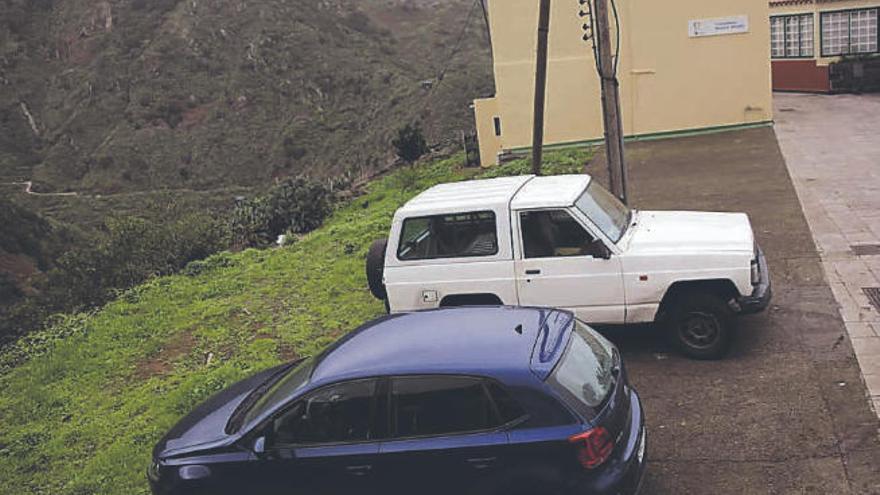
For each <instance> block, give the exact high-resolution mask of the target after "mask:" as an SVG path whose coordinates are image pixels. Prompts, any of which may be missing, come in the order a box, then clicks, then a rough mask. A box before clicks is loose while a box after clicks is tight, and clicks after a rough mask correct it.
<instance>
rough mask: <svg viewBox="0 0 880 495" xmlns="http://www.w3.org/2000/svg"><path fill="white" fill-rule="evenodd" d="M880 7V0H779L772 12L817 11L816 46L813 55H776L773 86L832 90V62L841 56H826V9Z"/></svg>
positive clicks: (775, 13)
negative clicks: (824, 27)
mask: <svg viewBox="0 0 880 495" xmlns="http://www.w3.org/2000/svg"><path fill="white" fill-rule="evenodd" d="M873 7H880V0H778V1H772V2H770V15H771V16H777V15H793V14H813V40H814V42H813V50H814V56H813V57H809V58H790V59H789V58H774V59H773V62H772V67H773V89H774V90H777V91H806V92H828V91H831V81H830V77H829V68H828V66H829V65H830V64H832V63H834V62H837V61H839V60H840V59H841V57H823V56H822V36H821V33H822V22H821V13H822V12H832V11H836V10H851V9H865V8H873Z"/></svg>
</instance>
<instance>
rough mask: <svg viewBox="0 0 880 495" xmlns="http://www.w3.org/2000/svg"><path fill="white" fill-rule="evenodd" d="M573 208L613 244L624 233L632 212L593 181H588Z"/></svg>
mask: <svg viewBox="0 0 880 495" xmlns="http://www.w3.org/2000/svg"><path fill="white" fill-rule="evenodd" d="M575 206H577V208H578V209H579V210H580V211H581V212H582V213H583V214H584V215H586V216H587V218H589V219H590V220H592V221H593V223H595V224H596V226H597V227H599V230H601V231H602V233H603V234H605V236H606V237H608V238H609V239H611V241H612V242H615V243H616V242H617V241H619V240H620V239H621V238H622V237H623V234H625V233H626V228H627V227H628V226H629V222H630V219H631V217H632V210H630V209H629V208H628V207H627V206H626V205H625V204H623V203H622V202H621V201H620V200H619V199H617V198H616V197H614V195H613V194H611V193H610V192H608V190H607V189H605V188H604V187H602V186H600V185H599V184H596V181H595V180H591V181H590V185H589V186H587V190H586V191H584V194H583V195H581V197H580V198H579V199H578V200H577V202H576V203H575Z"/></svg>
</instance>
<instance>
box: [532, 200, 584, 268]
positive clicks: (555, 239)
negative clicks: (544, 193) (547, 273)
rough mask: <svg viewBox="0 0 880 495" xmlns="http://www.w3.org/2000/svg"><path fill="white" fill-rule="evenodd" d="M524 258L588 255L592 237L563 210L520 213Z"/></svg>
mask: <svg viewBox="0 0 880 495" xmlns="http://www.w3.org/2000/svg"><path fill="white" fill-rule="evenodd" d="M519 218H520V228H521V229H522V239H523V247H524V249H525V257H526V258H557V257H565V256H588V255H589V254H590V244H592V243H593V241H594V238H593V236H591V235H590V234H589V233H587V231H586V230H584V228H583V227H581V224H579V223H578V222H577V220H575V219H574V218H572V217H571V215H570V214H569V213H568V212H567V211H565V210H545V211H526V212H522V213H520V217H519Z"/></svg>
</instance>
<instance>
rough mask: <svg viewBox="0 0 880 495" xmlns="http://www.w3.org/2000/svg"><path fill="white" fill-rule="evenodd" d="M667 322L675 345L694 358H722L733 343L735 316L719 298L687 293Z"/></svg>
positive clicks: (676, 303)
mask: <svg viewBox="0 0 880 495" xmlns="http://www.w3.org/2000/svg"><path fill="white" fill-rule="evenodd" d="M670 316H671V317H670V319H669V322H668V326H669V328H668V331H669V336H670V338H671V340H672V342H673V344H675V346H676V347H677V348H678V349H679V350H680V351H681V352H682V354H684V355H685V356H688V357H690V358H693V359H707V360H708V359H721V358H722V357H724V355H725V354H727V351H728V350H729V349H730V345H731V343H732V342H733V333H734V314H733V311H732V310H731V309H730V307H729V306H728V305H727V303H726V302H725V301H724V300H722V299H721V298H720V297H718V296H715V295H713V294H705V293H702V294H701V293H694V292H690V293H685V294H682V295H681V296H679V298H678V300H677V301H676V302H675V304H674V306H673V308H672V311H671V315H670Z"/></svg>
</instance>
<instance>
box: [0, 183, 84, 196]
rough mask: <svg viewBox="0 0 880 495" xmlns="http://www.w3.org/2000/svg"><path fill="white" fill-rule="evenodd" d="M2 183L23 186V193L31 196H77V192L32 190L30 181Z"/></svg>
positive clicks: (32, 184)
mask: <svg viewBox="0 0 880 495" xmlns="http://www.w3.org/2000/svg"><path fill="white" fill-rule="evenodd" d="M4 185H7V186H24V192H25V194H29V195H31V196H79V193H78V192H64V193H41V192H36V191H33V187H34V183H33V182H32V181H29V180H27V181H24V182H7V183H5V184H4Z"/></svg>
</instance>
